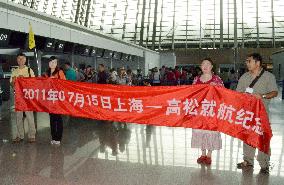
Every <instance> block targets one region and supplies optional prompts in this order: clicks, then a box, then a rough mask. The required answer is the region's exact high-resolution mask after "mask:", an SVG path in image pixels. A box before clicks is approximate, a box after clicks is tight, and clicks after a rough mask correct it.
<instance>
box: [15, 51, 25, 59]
mask: <svg viewBox="0 0 284 185" xmlns="http://www.w3.org/2000/svg"><path fill="white" fill-rule="evenodd" d="M17 57H26V58H27V56H26V55H25V54H24V53H22V52H21V53H18V54H17Z"/></svg>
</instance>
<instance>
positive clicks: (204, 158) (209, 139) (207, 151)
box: [191, 58, 224, 165]
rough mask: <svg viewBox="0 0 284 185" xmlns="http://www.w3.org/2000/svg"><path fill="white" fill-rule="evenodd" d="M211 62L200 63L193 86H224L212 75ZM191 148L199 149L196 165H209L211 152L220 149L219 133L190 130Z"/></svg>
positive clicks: (209, 60)
mask: <svg viewBox="0 0 284 185" xmlns="http://www.w3.org/2000/svg"><path fill="white" fill-rule="evenodd" d="M212 69H213V62H212V60H211V59H210V58H205V59H203V60H202V63H201V70H202V74H201V75H200V76H197V77H195V79H194V81H193V84H210V85H220V86H224V84H223V81H222V80H221V78H220V77H219V76H217V75H214V73H213V71H212ZM191 147H192V148H200V149H201V151H202V155H201V156H200V157H199V158H198V159H197V162H198V163H204V164H208V165H210V164H211V162H212V160H211V155H212V151H213V150H220V149H221V148H222V140H221V135H220V133H219V132H215V131H207V130H199V129H193V130H192V140H191Z"/></svg>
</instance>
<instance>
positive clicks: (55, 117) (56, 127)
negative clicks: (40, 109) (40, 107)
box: [49, 114, 63, 141]
mask: <svg viewBox="0 0 284 185" xmlns="http://www.w3.org/2000/svg"><path fill="white" fill-rule="evenodd" d="M49 117H50V131H51V137H52V140H55V141H61V139H62V133H63V120H62V117H61V115H60V114H49Z"/></svg>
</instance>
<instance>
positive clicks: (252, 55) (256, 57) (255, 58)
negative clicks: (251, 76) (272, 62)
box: [248, 53, 262, 65]
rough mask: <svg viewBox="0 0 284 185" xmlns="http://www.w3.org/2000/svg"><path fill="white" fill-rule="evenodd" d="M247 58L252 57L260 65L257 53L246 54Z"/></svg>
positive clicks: (260, 59)
mask: <svg viewBox="0 0 284 185" xmlns="http://www.w3.org/2000/svg"><path fill="white" fill-rule="evenodd" d="M248 57H252V58H253V59H254V60H255V61H259V62H260V65H262V56H261V55H260V54H259V53H251V54H248Z"/></svg>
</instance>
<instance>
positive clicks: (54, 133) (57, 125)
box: [44, 56, 66, 146]
mask: <svg viewBox="0 0 284 185" xmlns="http://www.w3.org/2000/svg"><path fill="white" fill-rule="evenodd" d="M44 77H47V78H58V79H63V80H66V78H65V75H64V72H63V71H62V70H60V69H59V67H58V60H57V58H56V57H55V56H52V57H50V58H49V68H48V70H47V71H46V74H45V75H44ZM49 117H50V131H51V137H52V140H51V142H50V143H51V144H52V145H57V146H59V145H60V142H61V139H62V133H63V120H62V116H61V115H60V114H51V113H50V114H49Z"/></svg>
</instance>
